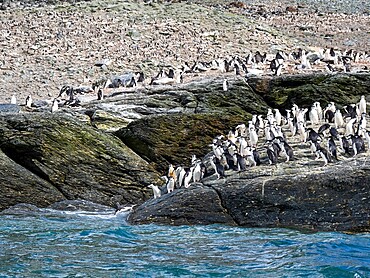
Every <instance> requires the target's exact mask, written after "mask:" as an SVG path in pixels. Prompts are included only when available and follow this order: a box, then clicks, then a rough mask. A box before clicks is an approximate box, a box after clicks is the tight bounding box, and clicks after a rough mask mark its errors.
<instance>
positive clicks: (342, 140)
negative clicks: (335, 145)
mask: <svg viewBox="0 0 370 278" xmlns="http://www.w3.org/2000/svg"><path fill="white" fill-rule="evenodd" d="M339 145H340V148H341V149H342V150H343V152H344V153H345V154H348V155H349V154H350V145H349V141H348V139H347V138H346V136H342V137H340V138H339Z"/></svg>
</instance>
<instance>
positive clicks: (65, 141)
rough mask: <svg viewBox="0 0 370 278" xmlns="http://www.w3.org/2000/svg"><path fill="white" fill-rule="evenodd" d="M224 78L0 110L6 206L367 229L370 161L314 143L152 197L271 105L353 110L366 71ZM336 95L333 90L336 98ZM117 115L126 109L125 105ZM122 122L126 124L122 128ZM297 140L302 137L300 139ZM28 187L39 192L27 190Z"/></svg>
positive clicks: (1, 192)
mask: <svg viewBox="0 0 370 278" xmlns="http://www.w3.org/2000/svg"><path fill="white" fill-rule="evenodd" d="M223 80H224V78H223V76H219V77H211V78H208V79H202V80H200V81H198V82H192V83H189V84H182V85H179V86H159V87H156V88H153V89H152V90H138V91H136V92H135V91H130V90H129V91H128V92H126V91H125V90H123V91H122V92H121V93H118V92H116V93H115V94H113V95H112V96H111V97H107V98H106V99H104V100H102V101H91V102H86V103H83V104H82V106H80V107H76V108H63V109H62V110H58V111H57V112H56V113H50V112H37V111H33V112H31V111H28V110H25V107H21V110H22V113H17V114H14V113H5V114H0V122H1V125H0V126H1V127H0V148H1V151H0V153H1V156H2V159H1V163H0V168H1V171H2V173H4V174H3V175H2V176H1V178H0V184H1V187H0V188H1V189H0V201H1V202H0V204H1V210H4V209H6V208H9V207H11V206H13V205H16V204H18V203H29V204H34V205H37V206H40V207H46V206H49V205H51V204H53V203H55V202H59V201H63V200H75V199H83V200H88V201H92V202H95V203H99V204H104V205H108V206H111V207H115V206H116V205H117V203H119V204H120V205H124V206H130V205H133V204H136V205H137V206H136V207H135V208H134V211H133V212H132V213H131V214H130V217H129V219H128V220H129V222H130V223H133V224H143V223H163V224H174V225H181V224H211V223H224V224H229V225H241V226H247V227H262V226H264V227H295V228H303V229H310V230H339V231H352V232H361V231H369V214H368V211H369V207H368V204H369V202H368V198H369V188H368V184H370V183H369V182H368V174H367V171H368V169H369V168H368V167H369V165H368V160H367V154H359V155H358V156H356V157H355V158H352V157H347V156H343V157H340V161H339V162H335V163H329V165H328V166H326V167H322V165H323V162H322V161H320V160H319V161H315V160H314V157H313V156H312V155H311V154H310V151H309V147H308V146H307V145H302V144H301V143H300V142H299V139H298V138H295V139H290V140H292V141H291V144H292V146H293V148H294V152H295V158H296V159H295V160H293V161H291V162H288V163H278V164H277V165H276V166H270V165H268V163H266V162H264V163H263V165H261V166H256V167H252V168H250V169H248V170H247V171H245V172H240V173H237V172H233V171H229V172H227V173H226V178H225V179H219V180H217V179H216V175H215V174H212V170H211V167H209V165H208V167H209V173H210V175H209V176H208V177H207V178H205V179H203V180H202V181H201V183H192V184H191V185H190V187H189V188H187V189H183V188H180V189H176V190H175V191H174V192H173V193H170V194H164V195H163V196H162V197H161V198H159V199H155V200H154V199H151V196H152V192H151V190H150V189H149V188H147V185H149V184H151V183H154V184H157V185H161V184H163V181H161V179H160V178H159V177H160V176H162V175H166V174H167V170H168V165H169V164H170V163H172V164H174V165H189V164H190V158H191V155H192V154H196V155H197V157H199V158H203V157H204V159H205V161H207V154H208V153H209V152H210V151H211V148H210V147H209V143H210V142H212V138H213V137H214V136H215V135H217V134H226V133H227V132H228V130H229V129H230V128H231V127H232V126H235V125H237V124H240V123H242V122H247V121H248V120H249V119H250V118H251V114H252V113H258V114H264V113H266V111H267V109H268V108H270V107H278V108H280V109H281V110H282V111H283V110H284V109H285V108H288V107H290V106H291V105H292V103H296V104H298V105H300V106H301V107H307V106H309V105H311V103H312V99H316V100H318V101H320V102H322V103H323V105H324V104H325V103H328V102H330V101H334V102H335V103H336V104H337V105H338V107H341V106H342V105H344V104H346V103H356V102H357V101H358V99H359V98H360V96H361V95H363V94H365V95H366V94H367V92H368V91H369V88H370V75H369V74H339V75H327V74H314V75H293V76H281V77H275V78H271V77H265V78H258V77H255V78H249V79H248V80H247V82H246V80H245V79H244V78H240V77H234V78H233V79H232V78H230V80H229V82H230V84H229V89H228V91H227V92H225V91H223V90H222V84H223ZM334 91H335V92H336V93H335V94H333V92H334ZM118 108H119V109H118ZM122 115H125V118H126V121H125V122H124V121H122ZM297 140H298V141H297ZM30 185H31V186H30Z"/></svg>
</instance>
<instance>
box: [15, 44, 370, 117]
mask: <svg viewBox="0 0 370 278" xmlns="http://www.w3.org/2000/svg"><path fill="white" fill-rule="evenodd" d="M106 64H107V62H106V61H105V62H104V63H103V62H101V63H96V66H99V67H102V65H103V66H105V65H106ZM369 69H370V54H369V53H367V52H363V53H360V52H356V51H353V50H347V51H343V52H341V51H338V50H335V49H334V48H330V49H319V50H317V51H313V52H312V51H306V50H304V49H301V48H299V49H298V50H296V51H293V52H291V53H286V52H282V51H278V52H277V53H276V54H275V55H273V54H267V53H263V54H261V53H260V52H259V51H256V52H255V53H249V54H247V55H246V56H245V57H241V56H229V57H226V58H219V59H214V60H212V61H195V62H192V63H189V62H185V63H183V64H181V65H179V66H177V67H169V68H168V69H165V68H161V69H160V70H159V72H158V73H157V74H156V75H155V76H153V77H152V78H150V79H148V78H147V79H146V78H145V76H144V73H143V72H129V73H124V74H121V75H116V76H113V77H111V78H103V79H101V80H97V81H94V82H92V81H91V80H89V79H88V78H86V80H85V82H84V84H83V85H79V86H77V87H73V86H68V85H67V86H63V87H62V88H61V90H60V92H59V94H58V96H57V97H56V98H55V99H54V100H53V101H52V102H51V103H50V104H49V105H51V107H52V108H50V109H51V111H52V112H55V111H57V109H58V107H63V106H68V107H76V106H79V105H80V100H79V98H78V95H85V94H89V93H95V94H96V95H97V99H98V100H102V99H104V97H105V96H106V95H108V94H109V93H110V92H112V91H113V90H114V89H117V88H122V87H123V88H135V87H137V86H139V85H141V86H157V85H175V84H180V83H183V82H184V80H185V78H187V79H189V78H190V79H191V77H192V76H199V75H202V74H204V75H209V74H213V73H215V74H220V73H221V74H224V73H225V74H226V73H234V74H235V75H237V76H244V77H245V78H248V77H250V76H264V75H270V76H279V75H281V74H284V73H287V74H294V73H312V72H326V73H328V74H335V73H338V72H344V73H361V72H369ZM227 89H228V85H227V79H226V78H225V80H224V84H223V90H224V91H227ZM15 102H16V99H15V96H13V97H12V99H11V103H13V104H14V103H15ZM26 107H28V108H31V107H32V98H31V96H29V97H27V100H26Z"/></svg>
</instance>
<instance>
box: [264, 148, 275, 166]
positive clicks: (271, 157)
mask: <svg viewBox="0 0 370 278" xmlns="http://www.w3.org/2000/svg"><path fill="white" fill-rule="evenodd" d="M266 151H267V157H268V160H269V164H270V165H274V164H276V163H277V155H276V153H275V151H274V149H273V147H272V146H271V145H269V146H266Z"/></svg>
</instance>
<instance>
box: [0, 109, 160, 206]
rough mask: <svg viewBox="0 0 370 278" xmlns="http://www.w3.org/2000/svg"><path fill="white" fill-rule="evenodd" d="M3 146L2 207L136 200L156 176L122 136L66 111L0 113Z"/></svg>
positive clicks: (0, 165)
mask: <svg viewBox="0 0 370 278" xmlns="http://www.w3.org/2000/svg"><path fill="white" fill-rule="evenodd" d="M0 149H1V152H0V155H1V157H2V159H1V164H0V167H1V168H2V169H1V170H2V175H1V179H0V184H1V186H0V200H1V202H0V209H4V208H6V207H9V206H10V205H14V204H16V203H19V202H27V203H31V204H35V205H38V206H45V205H48V204H51V203H53V202H55V201H59V200H63V199H85V200H89V201H93V202H95V203H101V204H107V205H111V206H114V205H116V203H117V202H119V203H121V204H125V203H127V204H130V203H131V204H137V203H141V202H143V201H144V200H145V199H147V198H148V196H149V195H148V191H147V190H146V189H145V185H148V184H149V183H152V182H153V181H156V180H157V179H158V174H157V173H156V171H154V169H153V168H152V167H151V166H150V165H149V164H148V163H147V162H145V161H144V160H142V159H141V158H140V157H139V156H137V155H136V154H135V153H133V152H132V151H131V150H130V149H129V148H127V147H126V146H125V145H124V144H122V142H121V141H120V140H119V139H117V138H116V137H114V136H112V135H110V134H107V133H104V132H101V131H99V130H96V129H95V128H93V127H91V126H89V125H87V124H84V123H81V121H79V120H76V119H75V118H73V117H71V116H67V115H64V114H63V113H56V114H51V113H24V114H8V115H1V116H0Z"/></svg>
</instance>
